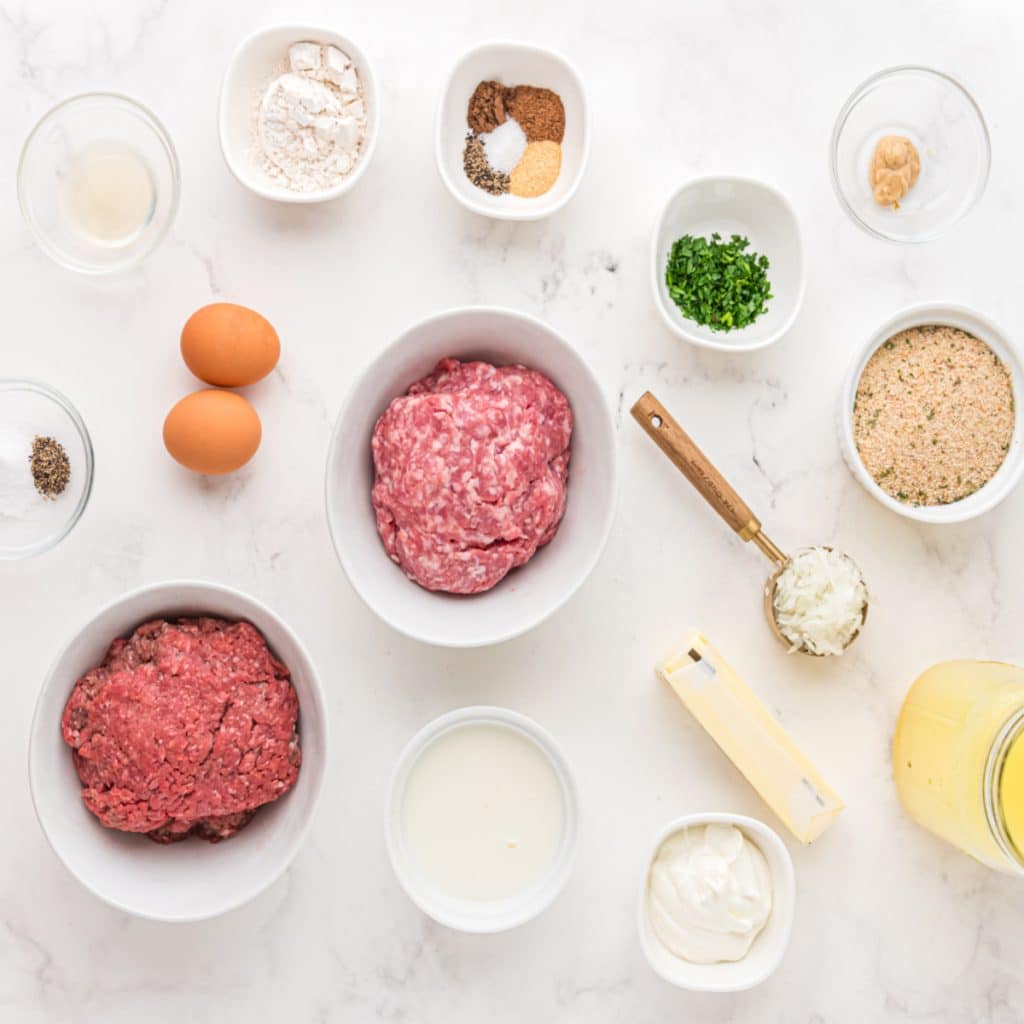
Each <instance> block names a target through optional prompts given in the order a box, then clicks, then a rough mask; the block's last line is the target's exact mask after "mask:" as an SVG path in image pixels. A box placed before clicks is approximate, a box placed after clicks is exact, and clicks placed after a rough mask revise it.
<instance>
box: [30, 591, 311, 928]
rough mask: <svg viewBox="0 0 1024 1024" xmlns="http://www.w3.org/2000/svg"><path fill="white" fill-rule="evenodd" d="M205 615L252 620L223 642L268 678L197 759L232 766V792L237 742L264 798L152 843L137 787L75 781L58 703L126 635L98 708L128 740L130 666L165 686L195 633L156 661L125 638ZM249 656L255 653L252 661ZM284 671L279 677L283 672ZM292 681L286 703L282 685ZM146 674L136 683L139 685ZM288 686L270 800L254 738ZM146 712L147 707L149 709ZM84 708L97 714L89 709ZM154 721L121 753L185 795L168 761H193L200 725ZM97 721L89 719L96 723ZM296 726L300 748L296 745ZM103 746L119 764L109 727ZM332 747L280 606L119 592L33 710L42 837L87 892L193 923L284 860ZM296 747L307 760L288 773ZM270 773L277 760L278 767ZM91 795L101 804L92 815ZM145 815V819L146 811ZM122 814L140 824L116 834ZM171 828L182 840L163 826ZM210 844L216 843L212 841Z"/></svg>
mask: <svg viewBox="0 0 1024 1024" xmlns="http://www.w3.org/2000/svg"><path fill="white" fill-rule="evenodd" d="M201 617H206V618H207V620H209V619H213V620H224V621H226V622H228V623H231V624H236V623H243V624H246V625H244V626H242V627H240V631H236V632H233V633H232V634H231V636H232V637H235V638H237V637H238V636H241V637H242V638H243V639H244V640H245V641H246V642H247V644H248V646H247V649H246V650H247V652H248V656H250V657H253V662H254V664H260V665H261V666H262V669H261V671H262V670H265V674H266V675H267V679H266V680H265V681H258V680H255V679H254V680H253V683H252V691H253V694H254V697H253V701H254V703H253V706H252V707H249V708H245V709H240V708H239V707H234V708H233V707H232V706H231V703H230V701H229V702H228V704H227V705H226V706H225V707H224V708H223V709H222V713H221V714H220V716H219V717H218V718H217V721H216V722H215V723H213V725H212V726H211V729H212V736H211V740H210V742H209V744H208V750H206V753H205V754H203V758H204V759H215V760H218V762H219V763H220V764H221V765H223V766H227V768H226V769H225V770H218V775H217V777H216V778H217V784H218V785H219V786H221V787H222V788H223V790H225V791H230V790H231V788H232V787H233V785H234V784H235V783H234V777H233V776H232V770H228V769H231V765H232V764H233V763H234V762H232V760H231V756H230V750H227V749H226V748H227V747H230V748H231V750H238V751H239V752H240V753H241V758H240V760H239V761H238V765H237V767H238V771H237V773H235V774H236V775H248V778H249V779H250V780H251V779H252V778H253V777H254V776H257V775H259V776H261V777H262V779H263V781H262V782H261V783H260V784H259V785H257V786H255V788H254V789H252V790H250V791H249V792H258V793H259V796H258V797H257V799H259V800H261V801H262V800H268V802H266V803H263V804H262V805H261V806H259V807H258V808H256V809H255V810H254V813H252V815H251V817H250V816H249V814H247V813H245V814H239V815H235V816H230V817H221V818H218V819H216V820H215V821H214V823H213V825H212V826H211V823H210V821H209V820H204V821H202V822H200V823H199V828H198V829H197V831H195V832H194V834H192V835H190V836H189V837H188V838H185V839H181V841H169V840H172V839H179V838H180V835H181V829H182V828H184V829H187V828H188V822H185V823H184V824H182V823H181V822H176V823H173V824H171V825H169V826H167V827H164V828H161V829H159V830H157V831H156V833H155V834H154V835H153V836H152V837H150V836H147V835H145V834H139V830H140V828H141V827H143V826H144V822H143V821H142V820H141V819H140V818H139V816H138V815H139V807H140V805H143V804H146V805H147V806H148V805H149V803H150V802H149V801H147V800H145V799H144V798H142V797H141V796H140V794H138V793H133V792H129V791H120V792H119V791H118V789H113V790H112V791H111V792H110V793H104V787H103V786H102V785H94V786H93V787H92V788H91V789H90V788H89V787H88V786H87V785H86V776H85V775H83V776H82V777H80V771H79V769H78V768H76V761H75V758H74V756H73V754H72V749H71V747H70V746H69V742H70V741H68V742H66V739H67V737H68V736H69V734H70V733H72V732H73V731H74V730H72V729H69V719H68V717H66V716H65V709H66V707H68V708H69V712H68V713H69V714H71V711H70V708H71V705H69V698H70V697H71V696H72V693H73V691H74V692H75V694H76V696H78V695H79V693H80V690H79V688H78V687H76V684H77V683H78V682H79V680H82V678H83V676H85V675H86V673H91V672H92V670H93V669H97V668H98V667H99V666H102V665H103V664H104V661H105V659H106V657H107V654H108V651H109V650H110V648H111V644H112V642H114V641H115V640H118V641H128V643H127V644H119V649H120V650H121V651H122V652H127V654H123V656H122V658H121V660H120V661H119V662H118V666H117V668H118V672H119V675H118V678H117V679H116V680H113V681H111V680H110V676H109V675H107V674H105V673H106V672H107V670H106V669H101V671H100V674H101V675H102V676H103V678H104V685H106V686H107V689H105V690H104V691H103V692H102V693H101V695H100V699H99V700H98V701H97V702H96V703H97V704H101V705H106V706H102V707H96V708H95V712H94V713H95V714H96V716H97V718H103V717H104V716H106V720H107V721H108V722H109V721H110V720H111V716H116V717H118V718H120V719H121V726H122V727H120V728H119V729H114V728H113V727H112V730H113V731H115V732H117V733H118V737H119V740H121V741H123V739H124V736H125V735H126V734H132V731H131V728H130V725H131V722H132V721H142V720H143V719H144V718H145V714H144V713H143V714H140V709H139V707H133V706H132V701H131V700H129V699H125V700H123V706H122V707H120V708H118V707H116V706H115V707H113V708H111V707H110V706H109V705H110V704H111V703H113V704H116V703H117V699H118V698H117V694H118V693H120V694H124V693H126V692H127V691H128V690H129V689H130V687H131V686H132V685H133V680H132V672H133V671H134V670H135V666H136V664H137V662H138V661H140V660H141V661H142V662H144V663H145V665H144V671H146V672H156V671H158V670H159V671H162V672H163V673H164V675H163V676H161V677H160V678H159V679H157V680H155V681H154V680H153V679H152V677H151V678H150V679H149V680H148V681H149V682H150V683H153V684H155V685H157V686H158V687H160V688H167V687H168V681H169V677H168V676H167V671H169V669H170V668H172V667H174V665H182V664H184V663H185V662H186V661H187V660H188V658H187V655H188V651H187V649H186V647H187V645H188V644H190V643H193V642H194V641H195V636H194V633H190V632H188V631H186V632H184V633H182V634H181V635H180V636H179V639H180V640H181V645H179V646H178V647H177V648H175V649H173V650H172V649H171V648H170V647H168V648H165V649H164V650H163V652H162V656H161V658H156V657H154V658H153V660H152V662H150V661H149V652H147V651H145V650H143V651H141V653H140V652H139V651H137V650H135V649H133V647H132V644H131V640H130V638H131V637H133V635H134V634H135V631H136V630H137V629H138V627H140V626H142V625H143V624H147V623H151V624H152V623H155V622H158V621H159V620H166V622H167V623H168V624H169V625H170V626H171V627H174V626H175V625H176V624H177V623H178V622H179V621H180V620H188V621H189V622H192V621H194V620H197V619H199V618H201ZM158 628H159V627H154V626H151V627H148V628H147V630H143V631H142V634H143V643H146V642H149V637H150V635H151V634H152V633H153V632H154V631H155V630H157V629H158ZM211 628H212V627H211ZM252 628H254V629H255V630H256V631H258V633H259V634H261V636H262V639H263V640H265V642H266V646H267V647H268V648H269V652H270V658H269V659H268V658H267V657H266V654H265V652H264V655H263V657H262V658H261V657H259V656H258V654H259V652H258V650H256V649H257V648H259V646H260V645H259V644H258V638H255V637H254V635H253V632H252ZM254 641H255V642H254ZM254 650H256V656H253V652H254ZM228 653H230V652H228ZM237 660H238V659H237V658H236V659H235V661H237ZM172 663H173V664H172ZM277 663H279V664H277ZM232 664H233V663H232V659H231V658H230V657H225V658H224V659H222V662H221V665H220V667H218V665H217V664H213V663H211V665H210V667H209V670H210V671H211V672H213V673H214V674H217V673H219V672H221V671H222V670H223V671H228V670H229V669H230V668H231V667H232ZM282 665H283V666H284V669H286V671H284V670H282V669H281V668H280V666H282ZM128 670H132V671H128ZM175 671H177V669H175ZM182 671H184V670H182ZM172 675H173V673H172ZM90 678H91V677H90ZM289 679H290V684H291V687H293V688H294V697H292V696H291V693H290V691H288V690H287V684H288V680H289ZM135 681H136V682H137V680H135ZM142 682H143V685H144V684H145V683H146V680H143V681H142ZM200 683H201V684H202V686H203V687H204V688H205V687H207V686H209V688H210V689H213V688H215V687H216V685H217V684H216V681H215V680H214V679H212V678H210V677H209V676H204V677H202V679H201V680H200ZM282 686H283V687H284V692H283V697H284V700H283V702H282V701H280V700H279V701H278V705H277V706H278V707H282V706H283V708H284V710H285V713H286V714H288V715H289V716H290V723H285V725H284V729H285V733H286V734H285V735H284V741H285V747H286V748H288V747H292V748H294V747H297V748H298V749H297V750H296V749H291V750H288V751H287V752H286V753H285V754H284V755H283V756H284V757H285V758H286V759H287V760H288V761H290V762H291V769H290V770H289V768H288V767H287V765H285V766H284V767H283V769H282V770H281V773H280V778H281V780H282V781H281V782H280V784H279V788H280V791H281V793H280V795H279V796H275V795H273V787H274V785H275V783H274V779H273V778H272V777H271V776H272V774H273V773H272V772H270V773H268V772H265V771H264V768H265V767H266V757H267V754H266V750H267V749H269V746H270V744H269V743H268V744H266V747H264V746H263V745H262V743H261V742H256V739H255V738H256V737H257V736H259V735H265V734H263V733H260V729H259V726H260V723H259V722H258V721H257V718H258V717H259V716H261V715H263V714H265V712H266V709H267V708H269V707H271V704H269V703H268V702H267V701H265V700H263V699H262V698H260V697H258V696H257V695H258V694H259V693H260V692H261V691H263V690H265V689H275V688H276V691H277V696H278V698H281V697H282ZM194 694H195V690H193V696H194ZM296 697H297V701H298V720H297V726H296V725H295V698H296ZM140 703H142V701H140ZM239 703H244V701H239ZM159 706H163V705H159ZM194 707H195V705H194V704H193V705H192V708H193V709H194ZM152 709H153V703H152V702H150V704H149V710H150V712H152ZM144 710H145V708H143V711H144ZM188 711H189V705H187V704H185V705H183V712H182V715H181V720H182V721H185V720H187V719H188V714H187V712H188ZM89 712H90V713H93V709H89ZM152 717H153V716H152V714H150V717H149V721H148V722H144V724H142V725H140V727H139V728H138V730H137V732H138V734H139V737H140V739H139V749H138V750H135V751H132V752H129V753H130V758H129V759H130V760H133V761H134V763H135V764H140V763H146V764H147V765H149V766H155V767H153V778H154V783H153V790H157V789H158V788H159V787H163V786H165V785H168V786H175V787H176V790H177V791H178V792H183V793H184V792H187V788H188V787H187V785H182V784H179V782H175V780H180V779H181V777H182V776H181V774H180V771H181V765H179V764H174V765H173V767H172V768H171V769H170V770H166V769H167V766H168V765H171V764H172V762H174V759H175V757H178V758H179V759H181V758H188V757H191V756H192V755H193V754H194V753H195V751H197V750H198V749H199V747H201V746H202V744H203V736H202V735H201V733H202V730H201V729H200V730H198V731H197V730H195V729H193V730H192V732H191V733H190V734H189V735H188V738H187V739H186V738H185V737H184V735H182V736H180V737H179V735H178V734H179V733H180V732H182V730H181V729H180V728H179V726H178V725H177V723H176V722H174V723H169V724H168V725H167V727H166V728H156V729H154V727H153V721H152ZM125 723H127V724H125ZM76 724H77V723H76ZM93 725H94V723H93V722H90V726H93ZM296 728H297V739H298V742H297V744H296V743H295V742H294V740H295V735H294V734H295V729H296ZM229 734H230V735H229ZM279 735H280V734H279ZM289 736H290V737H291V742H289ZM99 740H100V742H99V743H94V744H93V749H92V750H91V751H90V752H89V756H90V757H92V758H94V759H101V758H103V757H104V756H107V757H108V760H111V761H113V760H118V759H119V760H122V762H123V759H122V754H124V752H125V751H124V750H123V743H122V747H121V748H120V749H119V748H118V747H117V744H116V743H114V742H112V740H111V736H110V734H109V733H107V734H102V733H101V734H99ZM222 741H223V742H222ZM227 741H231V742H227ZM235 741H237V742H235ZM327 742H328V736H327V712H326V707H325V703H324V696H323V692H322V690H321V687H320V682H319V680H318V678H317V675H316V671H315V669H314V667H313V664H312V662H311V661H310V659H309V655H308V654H307V653H306V651H305V648H304V647H303V646H302V644H301V642H300V641H299V640H298V638H297V637H296V636H295V634H294V633H292V631H291V630H290V629H289V628H288V627H287V626H286V625H285V624H284V622H282V621H281V619H280V618H279V617H278V616H277V615H276V614H275V613H274V612H272V611H271V610H270V609H269V608H267V607H265V606H264V605H262V604H260V603H259V602H258V601H255V600H254V599H253V598H251V597H248V596H246V595H245V594H242V593H240V592H238V591H236V590H232V589H230V588H228V587H224V586H220V585H217V584H213V583H201V582H191V581H175V582H168V583H158V584H155V585H152V586H148V587H144V588H142V589H141V590H136V591H133V592H131V593H129V594H126V595H125V596H124V597H121V598H119V599H118V600H116V601H114V602H113V603H112V604H110V605H108V606H107V607H106V608H104V609H102V610H101V611H100V612H99V613H98V614H97V615H96V616H95V617H94V618H92V619H91V620H90V621H89V622H87V623H86V624H85V625H84V626H83V627H82V628H81V629H79V630H78V632H77V633H76V634H75V635H74V636H73V637H72V639H71V641H70V642H69V643H68V645H67V646H66V647H65V648H64V650H63V651H62V652H61V653H60V654H59V655H58V656H57V660H56V662H55V664H54V665H53V668H52V669H51V670H50V673H49V675H48V676H47V678H46V680H45V682H44V684H43V688H42V691H41V693H40V695H39V699H38V702H37V705H36V712H35V718H34V719H33V723H32V734H31V739H30V745H29V782H30V785H31V789H32V799H33V803H34V804H35V809H36V814H37V816H38V818H39V822H40V825H41V826H42V828H43V832H44V833H45V834H46V837H47V839H48V840H49V842H50V845H51V846H52V847H53V849H54V852H55V853H56V854H57V856H58V857H59V858H60V859H61V860H62V861H63V863H64V865H65V867H67V868H68V870H69V871H70V872H71V873H72V874H73V875H74V876H75V877H76V878H77V879H78V880H79V881H80V882H81V883H82V884H83V885H84V886H85V887H86V888H87V889H89V890H90V891H91V892H93V893H94V894H95V895H96V896H98V897H99V898H100V899H102V900H104V901H105V902H107V903H109V904H110V905H111V906H113V907H116V908H117V909H119V910H123V911H125V912H127V913H131V914H136V915H138V916H140V917H145V918H150V919H153V920H159V921H197V920H201V919H204V918H209V917H214V916H216V915H218V914H222V913H224V912H226V911H228V910H231V909H233V908H235V907H237V906H239V905H241V904H243V903H245V902H246V901H248V900H250V899H252V898H253V897H254V896H256V895H258V894H259V893H260V892H262V891H263V890H264V889H266V888H267V887H268V886H269V885H270V884H271V883H272V882H274V881H275V880H276V879H277V878H278V877H279V876H280V875H281V874H282V873H283V872H284V871H285V869H286V868H287V867H288V866H289V864H290V863H291V861H292V859H293V858H294V856H295V854H296V852H297V851H298V849H299V846H300V845H301V843H302V840H303V838H304V836H305V834H306V832H307V831H308V829H309V826H310V824H311V822H312V820H313V815H314V812H315V809H316V805H317V802H318V800H319V796H320V791H321V788H322V785H323V780H324V775H325V768H326V763H327ZM104 743H105V744H106V748H105V749H106V753H105V754H104V752H103V751H104V746H103V745H104ZM144 744H145V745H146V746H143V745H144ZM254 744H255V746H254ZM249 748H251V749H249ZM299 751H301V764H299V766H298V771H297V773H296V771H295V770H294V768H295V764H296V763H297V762H298V761H299V754H298V752H299ZM199 753H202V751H199ZM196 756H198V755H196ZM193 760H195V757H193ZM182 763H184V762H182ZM278 768H281V765H280V764H278V765H277V766H276V767H275V769H274V770H275V771H276V770H277V769H278ZM147 770H148V769H147ZM211 777H212V776H211ZM168 780H170V781H168ZM192 781H193V780H189V783H190V784H191V783H192ZM248 784H249V783H240V785H248ZM222 797H223V799H227V800H229V802H230V797H231V794H230V792H228V793H226V794H222V793H216V792H215V793H214V794H213V798H214V800H219V799H221V798H222ZM245 799H249V795H248V792H247V793H246V795H245V796H243V800H245ZM97 803H100V804H102V805H103V806H102V809H100V811H99V813H97V810H98V808H97ZM87 805H88V806H87ZM149 810H150V813H151V811H152V808H151V807H149ZM118 815H122V816H123V821H124V824H126V825H128V826H129V827H131V828H133V829H134V830H135V831H121V830H120V829H119V827H118V825H117V824H116V822H115V821H114V820H113V819H114V818H115V817H116V816H118ZM101 822H102V823H101ZM105 825H107V826H112V827H104V826H105ZM175 829H177V830H178V835H172V834H169V833H172V832H174V831H175ZM204 838H205V839H210V840H214V841H209V842H207V841H204ZM153 839H155V840H157V841H152V840H153ZM216 840H220V841H216Z"/></svg>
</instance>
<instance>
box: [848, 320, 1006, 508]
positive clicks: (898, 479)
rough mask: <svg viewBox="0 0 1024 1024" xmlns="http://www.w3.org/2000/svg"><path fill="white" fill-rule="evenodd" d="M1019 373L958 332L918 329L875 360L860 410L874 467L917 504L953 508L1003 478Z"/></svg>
mask: <svg viewBox="0 0 1024 1024" xmlns="http://www.w3.org/2000/svg"><path fill="white" fill-rule="evenodd" d="M1013 427H1014V405H1013V382H1012V380H1011V377H1010V371H1009V370H1007V368H1006V366H1004V365H1003V363H1002V361H1001V360H1000V359H999V357H998V356H997V355H996V354H995V353H994V352H993V351H992V349H990V348H989V347H988V345H986V344H985V343H984V342H983V341H981V340H980V339H978V338H975V337H974V336H973V335H972V334H968V333H967V332H966V331H961V330H959V329H957V328H956V327H943V326H927V327H912V328H911V329H910V330H907V331H900V333H899V334H894V335H893V336H892V337H891V338H890V339H889V340H888V341H886V342H883V343H882V345H881V346H880V347H879V348H878V350H877V351H876V352H875V354H874V355H873V356H872V357H871V358H870V359H869V360H868V363H867V365H866V366H865V367H864V372H863V373H862V374H861V375H860V381H859V382H858V384H857V395H856V399H855V400H854V404H853V439H854V442H855V443H856V445H857V452H858V454H859V455H860V458H861V462H863V464H864V468H865V469H867V471H868V472H869V473H870V474H871V476H872V477H873V478H874V480H875V482H876V483H877V484H878V486H879V487H881V488H882V490H883V491H885V492H886V493H887V494H889V495H891V496H892V497H894V498H896V499H897V500H898V501H902V502H906V503H907V504H908V505H947V504H949V503H950V502H953V501H960V500H961V499H962V498H966V497H967V496H968V495H970V494H973V493H974V492H975V491H976V490H978V488H979V487H982V486H984V485H985V484H986V483H988V481H989V480H991V479H992V477H993V476H995V474H996V472H997V471H998V469H999V467H1000V466H1001V465H1002V464H1003V460H1004V459H1005V458H1006V453H1007V452H1008V451H1009V450H1010V443H1011V441H1012V440H1013Z"/></svg>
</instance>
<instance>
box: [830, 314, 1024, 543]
mask: <svg viewBox="0 0 1024 1024" xmlns="http://www.w3.org/2000/svg"><path fill="white" fill-rule="evenodd" d="M926 324H945V325H948V326H950V327H958V328H960V330H962V331H966V332H967V333H968V334H973V335H974V336H975V337H976V338H980V339H981V340H982V341H983V342H985V344H986V345H988V346H989V348H991V349H992V351H993V352H995V354H996V355H997V356H999V358H1000V359H1001V360H1002V361H1003V363H1004V364H1005V365H1006V367H1007V369H1009V371H1010V374H1011V377H1012V380H1013V399H1014V405H1015V410H1016V423H1015V425H1014V429H1013V440H1012V441H1011V442H1010V450H1009V452H1007V455H1006V458H1005V459H1004V460H1003V464H1002V466H1000V467H999V470H998V471H997V473H996V474H995V476H993V477H992V479H991V480H989V482H988V483H987V484H985V486H984V487H981V488H979V489H978V490H977V491H975V492H974V494H971V495H969V496H968V497H966V498H963V499H962V500H961V501H955V502H953V503H952V504H949V505H922V506H919V507H918V506H914V505H906V504H904V503H903V502H901V501H897V500H896V499H895V498H893V497H890V496H889V495H888V494H886V493H885V491H883V490H882V488H881V487H879V486H878V484H876V483H875V481H874V478H873V477H872V476H871V474H870V473H869V472H868V471H867V470H866V469H865V468H864V464H863V463H862V462H861V460H860V456H859V455H858V454H857V445H856V444H855V443H854V440H853V403H854V399H855V398H856V394H857V385H858V383H859V382H860V375H861V374H862V373H863V372H864V367H865V365H866V364H867V362H868V360H869V359H870V358H871V357H872V355H874V353H875V351H876V350H877V349H878V347H879V345H881V344H882V343H883V342H885V341H887V340H888V339H889V338H891V337H892V336H893V335H894V334H898V333H899V332H900V331H905V330H907V329H908V328H910V327H920V326H923V325H926ZM839 443H840V447H841V449H842V452H843V457H844V458H845V460H846V464H847V465H848V466H849V467H850V471H851V472H852V473H853V475H854V476H855V477H856V478H857V480H858V482H859V483H860V484H861V486H862V487H863V488H864V489H865V490H866V491H867V492H868V494H870V495H871V496H872V497H873V498H874V499H875V500H876V501H878V502H880V503H881V504H883V505H884V506H885V507H886V508H889V509H892V511H893V512H897V513H898V514H899V515H901V516H905V517H906V518H907V519H916V520H917V521H918V522H922V523H961V522H964V521H965V520H967V519H974V518H975V517H976V516H980V515H982V514H983V513H985V512H988V511H989V510H990V509H993V508H995V506H996V505H998V504H999V502H1001V501H1002V500H1003V499H1004V498H1005V497H1006V496H1007V495H1008V494H1009V493H1010V492H1011V491H1012V490H1013V489H1014V487H1016V486H1017V484H1018V483H1019V482H1020V478H1021V474H1022V473H1024V365H1022V363H1021V357H1020V354H1019V351H1018V348H1017V346H1016V345H1015V344H1014V343H1013V342H1012V341H1011V340H1010V337H1009V335H1007V334H1006V332H1005V331H1003V330H1002V328H1000V327H997V326H996V325H995V324H994V323H992V321H991V320H988V319H987V318H986V317H983V316H982V315H981V314H980V313H976V312H975V311H974V310H973V309H968V308H967V307H966V306H957V305H952V304H950V303H945V302H928V303H922V304H921V305H917V306H910V307H909V308H907V309H904V310H903V311H902V312H899V313H897V314H896V315H895V316H893V317H890V318H889V319H888V320H887V321H886V322H885V323H884V324H882V326H881V327H879V328H878V329H877V330H876V331H874V333H872V334H871V336H870V337H869V338H868V339H867V341H866V343H865V344H864V346H863V347H862V348H861V350H860V351H859V352H858V353H857V354H856V356H855V357H854V359H853V361H852V362H851V363H850V368H849V369H848V370H847V373H846V379H845V381H844V382H843V391H842V398H841V404H840V407H839Z"/></svg>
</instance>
